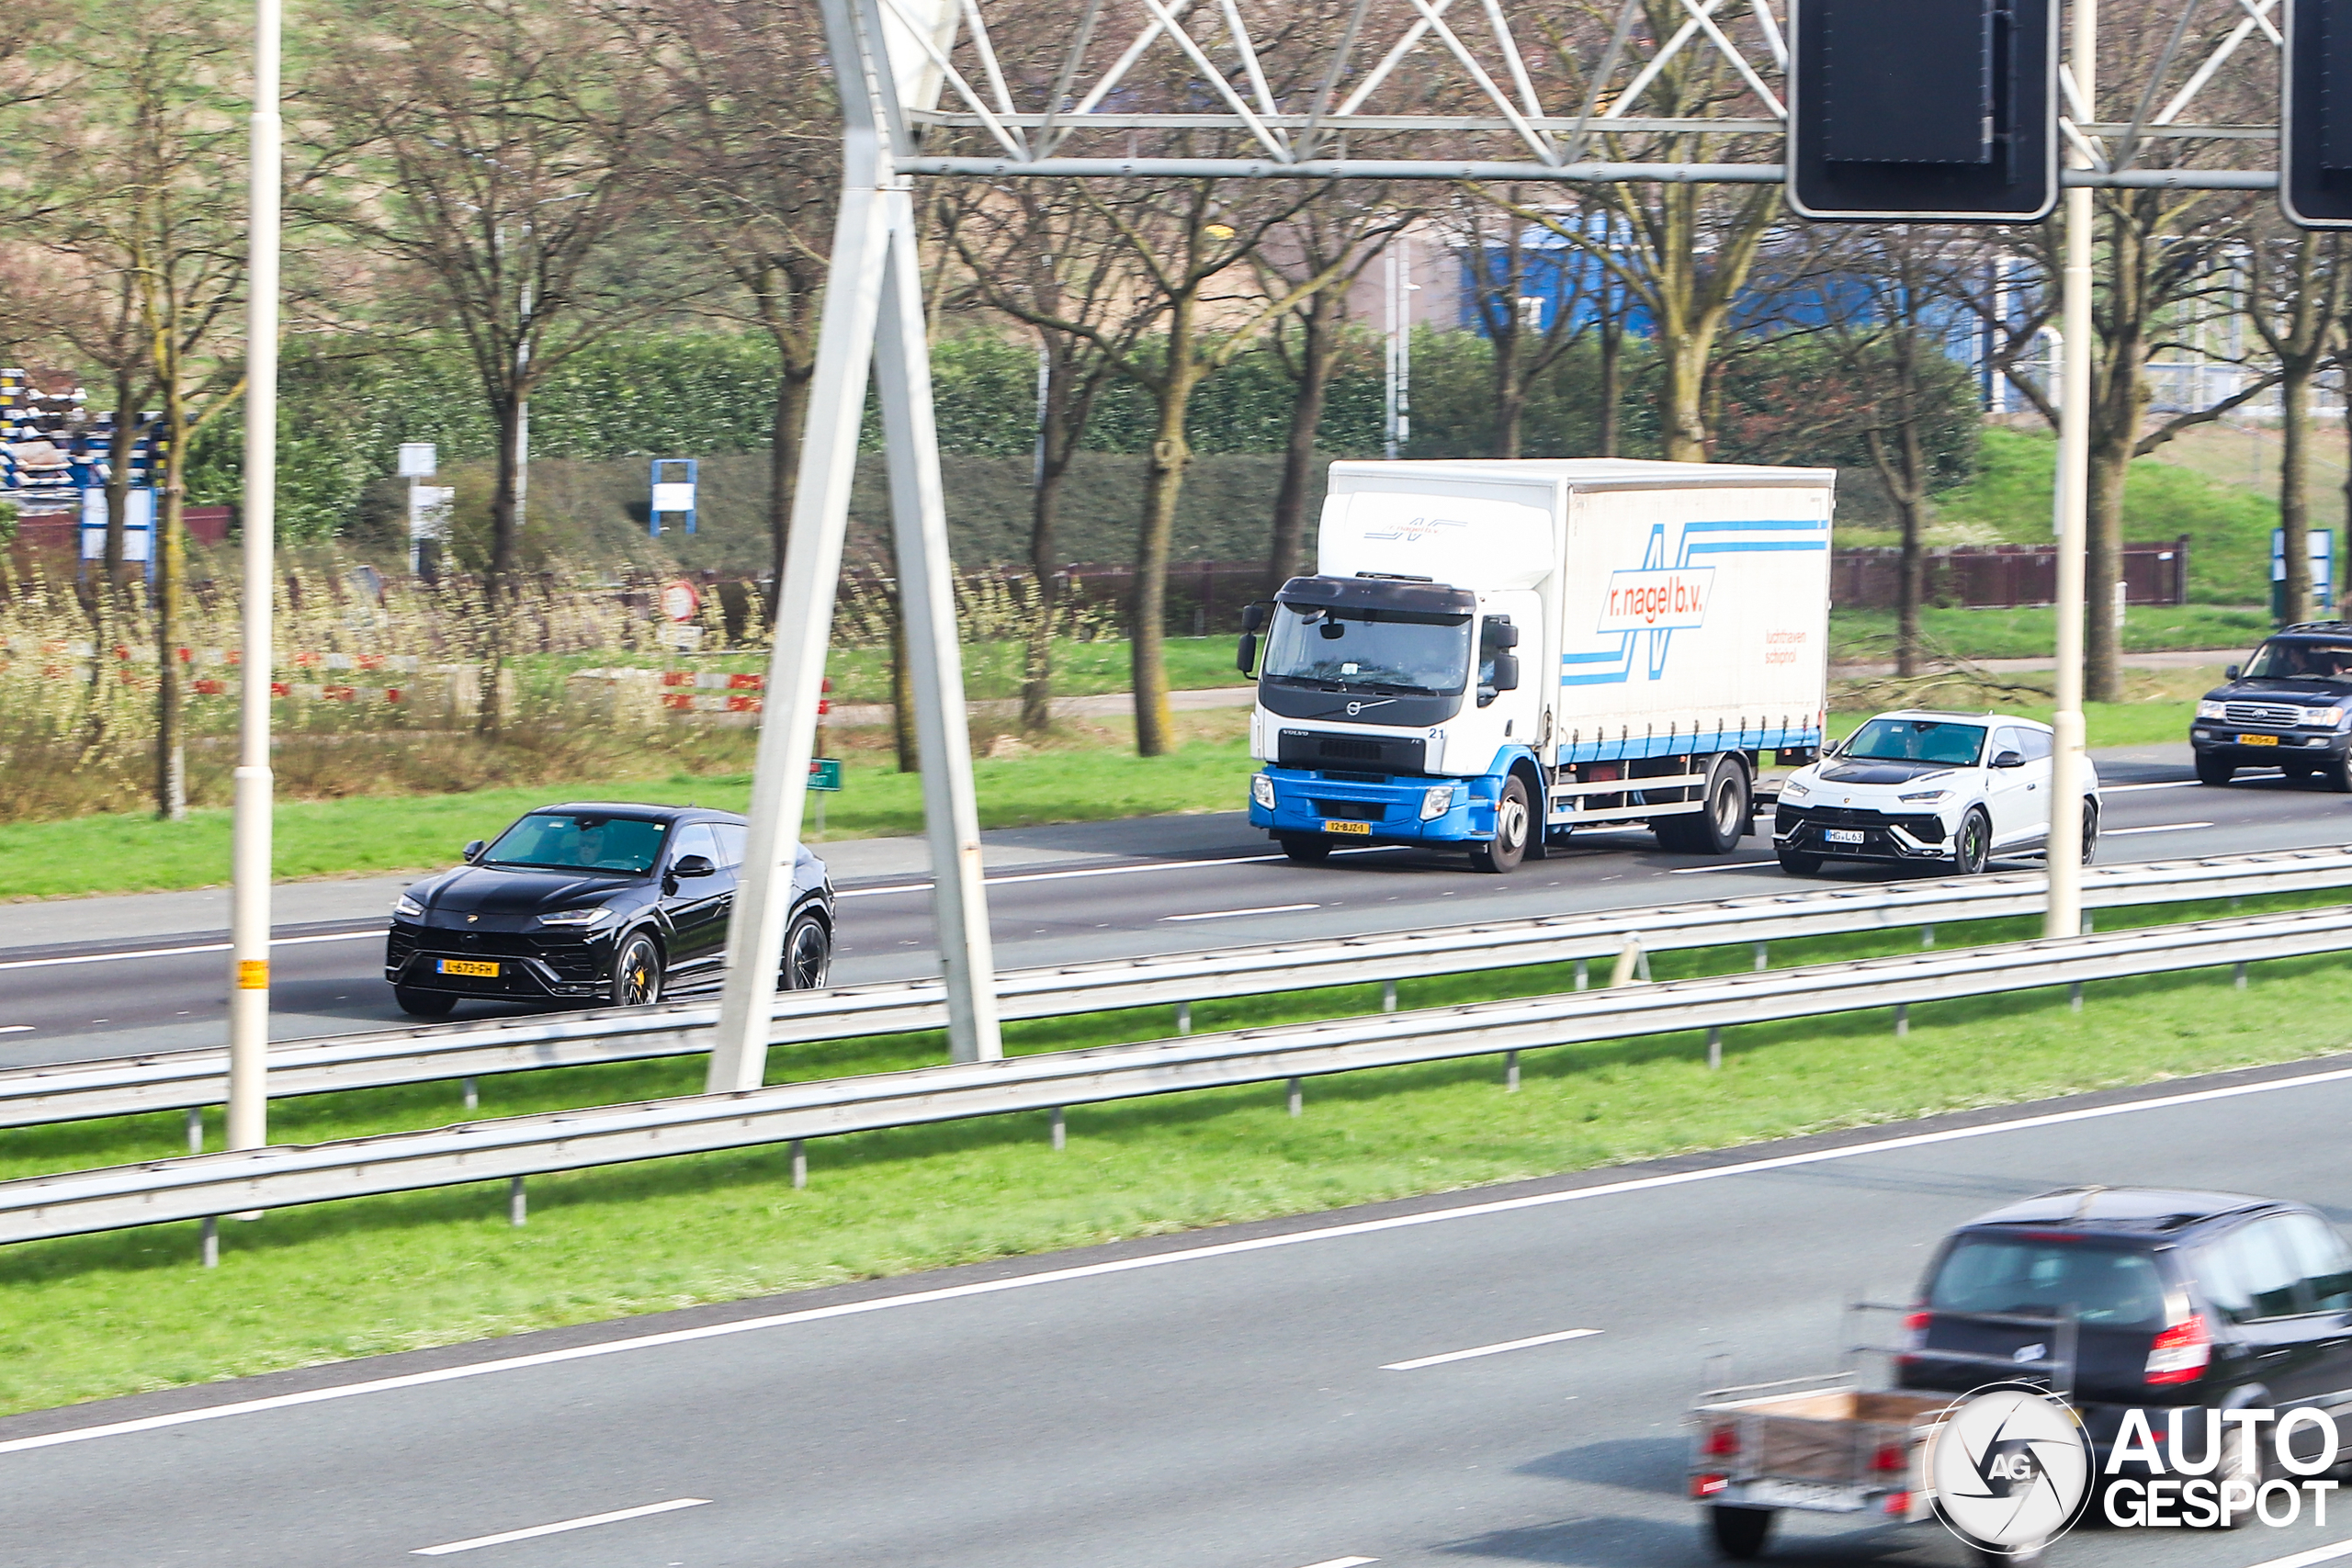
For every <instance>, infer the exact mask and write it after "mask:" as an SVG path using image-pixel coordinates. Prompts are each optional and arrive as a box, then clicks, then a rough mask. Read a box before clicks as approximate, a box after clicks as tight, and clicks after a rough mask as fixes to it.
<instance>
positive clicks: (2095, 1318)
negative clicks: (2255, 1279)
mask: <svg viewBox="0 0 2352 1568" xmlns="http://www.w3.org/2000/svg"><path fill="white" fill-rule="evenodd" d="M1928 1307H1929V1309H1930V1310H1932V1311H1935V1312H1959V1313H1997V1314H2003V1315H2007V1316H2011V1317H2053V1316H2055V1315H2056V1314H2058V1313H2059V1312H2060V1311H2061V1310H2063V1309H2072V1311H2073V1312H2074V1313H2075V1317H2076V1318H2077V1320H2078V1321H2080V1322H2083V1323H2091V1324H2098V1325H2102V1326H2105V1327H2110V1328H2123V1327H2134V1326H2140V1325H2154V1324H2157V1323H2161V1322H2162V1321H2163V1320H2164V1315H2165V1286H2164V1280H2163V1279H2162V1278H2161V1277H2160V1276H2159V1275H2158V1274H2157V1273H2156V1266H2155V1263H2154V1259H2152V1258H2149V1256H2148V1255H2147V1254H2146V1253H2144V1252H2140V1251H2137V1250H2131V1249H2127V1248H2123V1247H2101V1246H2098V1245H2097V1244H2096V1243H2087V1242H2083V1241H2078V1240H2075V1239H2074V1238H2073V1237H2050V1238H2046V1239H2043V1238H2036V1237H2031V1236H2018V1237H2008V1236H1989V1235H1972V1236H1963V1237H1962V1238H1961V1241H1960V1244H1959V1245H1958V1246H1957V1247H1953V1248H1952V1249H1951V1254H1950V1255H1949V1256H1947V1257H1946V1258H1944V1262H1943V1267H1942V1268H1940V1269H1937V1270H1936V1281H1935V1283H1934V1284H1933V1285H1932V1286H1930V1287H1929V1288H1928Z"/></svg>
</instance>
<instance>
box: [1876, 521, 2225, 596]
mask: <svg viewBox="0 0 2352 1568" xmlns="http://www.w3.org/2000/svg"><path fill="white" fill-rule="evenodd" d="M1926 568H1927V570H1926V578H1927V581H1926V583H1925V588H1924V599H1923V602H1924V603H1926V604H1945V605H1959V606H1961V607H1962V608H1966V609H1972V610H1985V609H2015V608H2017V607H2018V606H2020V605H2028V604H2050V603H2051V602H2052V600H2054V599H2056V598H2057V596H2058V555H2057V549H2056V547H2054V546H2051V545H1994V546H1989V547H1975V546H1959V547H1951V548H1948V549H1938V550H1930V551H1928V555H1927V561H1926ZM1902 571H1903V552H1902V551H1900V550H1892V549H1868V550H1839V551H1838V552H1837V553H1836V555H1835V556H1833V557H1832V558H1831V566H1830V580H1829V581H1830V588H1829V595H1830V598H1831V600H1832V601H1833V602H1835V603H1836V604H1838V605H1840V606H1842V607H1844V608H1848V609H1855V608H1860V609H1868V610H1886V609H1892V608H1894V604H1895V601H1896V598H1897V596H1898V594H1899V593H1900V592H1901V582H1902ZM2123 586H2124V597H2125V599H2126V601H2127V602H2128V603H2131V604H2188V539H2187V538H2186V537H2185V536H2184V537H2182V538H2178V539H2175V540H2173V541H2172V542H2171V543H2169V544H2165V543H2162V542H2157V543H2153V544H2141V545H2126V546H2124V547H2123Z"/></svg>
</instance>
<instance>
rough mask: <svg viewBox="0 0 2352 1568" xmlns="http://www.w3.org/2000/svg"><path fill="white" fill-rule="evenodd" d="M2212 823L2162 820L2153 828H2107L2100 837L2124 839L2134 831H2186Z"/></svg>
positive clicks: (2101, 832)
mask: <svg viewBox="0 0 2352 1568" xmlns="http://www.w3.org/2000/svg"><path fill="white" fill-rule="evenodd" d="M2212 825H2213V824H2211V822H2160V823H2158V824H2157V825H2156V826H2155V827H2153V828H2107V829H2101V830H2100V832H2099V837H2100V838H2102V839H2123V838H2129V837H2130V836H2131V835H2132V834H2134V833H2186V832H2188V830H2189V829H2192V828H2211V826H2212Z"/></svg>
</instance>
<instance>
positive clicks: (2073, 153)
mask: <svg viewBox="0 0 2352 1568" xmlns="http://www.w3.org/2000/svg"><path fill="white" fill-rule="evenodd" d="M2074 20H2075V26H2074V37H2073V39H2072V40H2071V41H2070V43H2069V46H2068V48H2067V51H2066V53H2067V65H2068V68H2069V69H2070V70H2071V71H2072V72H2073V73H2074V78H2075V106H2076V108H2077V110H2078V113H2079V115H2080V116H2081V118H2086V119H2087V118H2093V116H2094V115H2095V112H2096V106H2097V104H2098V0H2075V18H2074ZM2078 129H2081V130H2083V134H2084V135H2085V136H2087V135H2089V129H2088V127H2080V128H2078ZM2068 145H2069V148H2070V151H2069V152H2068V154H2067V158H2068V162H2069V163H2070V164H2072V165H2073V166H2074V167H2075V168H2078V169H2086V168H2088V167H2089V166H2090V159H2089V156H2088V154H2087V153H2086V152H2085V151H2084V145H2083V142H2082V141H2081V140H2080V139H2075V140H2074V141H2070V142H2069V143H2068ZM2092 222H2093V216H2092V210H2091V192H2090V190H2089V189H2088V188H2087V187H2086V186H2072V187H2070V188H2069V189H2068V190H2067V192H2066V234H2065V242H2066V259H2065V270H2064V274H2063V276H2062V280H2061V290H2060V310H2061V313H2062V315H2063V316H2064V321H2065V325H2064V329H2063V331H2064V340H2063V341H2064V344H2065V359H2064V364H2063V367H2062V369H2061V371H2060V377H2061V379H2060V381H2059V394H2058V396H2059V404H2058V493H2057V497H2056V502H2057V511H2056V515H2055V517H2054V518H2053V522H2054V523H2055V524H2056V529H2057V535H2058V583H2057V588H2056V593H2057V600H2058V603H2057V611H2058V638H2057V643H2058V646H2057V654H2058V691H2057V712H2055V713H2053V714H2052V715H2051V728H2052V729H2053V730H2055V731H2056V732H2057V733H2056V735H2055V736H2054V737H2053V738H2052V751H2053V753H2054V755H2053V756H2052V759H2051V770H2050V847H2049V851H2048V853H2047V856H2046V859H2047V863H2048V864H2049V867H2050V900H2049V906H2048V908H2047V910H2046V912H2045V913H2044V915H2043V917H2042V927H2041V934H2042V935H2044V936H2074V935H2075V934H2076V933H2078V932H2079V931H2081V930H2082V929H2083V815H2082V798H2083V779H2084V777H2085V774H2086V759H2085V757H2084V754H2083V739H2084V736H2083V588H2084V570H2083V568H2084V554H2085V548H2086V545H2087V543H2088V540H2087V538H2086V534H2087V531H2088V525H2089V520H2090V456H2091V354H2092V334H2093V333H2094V331H2095V330H2096V329H2095V328H2094V326H2093V324H2092V321H2091V247H2092V242H2093V240H2094V238H2095V235H2094V233H2093V231H2092Z"/></svg>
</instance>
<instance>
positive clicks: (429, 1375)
mask: <svg viewBox="0 0 2352 1568" xmlns="http://www.w3.org/2000/svg"><path fill="white" fill-rule="evenodd" d="M2338 1083H2352V1067H2331V1068H2329V1069H2328V1070H2327V1071H2325V1072H2321V1073H2304V1074H2302V1075H2301V1076H2299V1077H2290V1078H2272V1079H2270V1080H2268V1081H2267V1082H2264V1083H2251V1084H2231V1085H2227V1086H2225V1087H2223V1088H2221V1089H2191V1090H2189V1091H2188V1092H2187V1093H2184V1094H2167V1095H2161V1096H2159V1097H2157V1098H2155V1099H2154V1100H2129V1101H2126V1102H2124V1103H2122V1104H2119V1105H2093V1106H2086V1107H2084V1108H2083V1109H2081V1110H2077V1111H2048V1112H2045V1113H2043V1114H2041V1115H2039V1116H2020V1117H2018V1118H2016V1119H2015V1120H2013V1121H2008V1122H1985V1123H1984V1124H1983V1125H1981V1126H1975V1127H1948V1128H1945V1129H1943V1130H1942V1131H1940V1132H1934V1133H1910V1134H1905V1135H1904V1136H1902V1137H1899V1138H1879V1139H1875V1140H1873V1141H1871V1142H1870V1143H1866V1144H1849V1145H1846V1146H1844V1147H1842V1148H1835V1149H1813V1150H1808V1151H1807V1152H1805V1153H1804V1154H1795V1155H1774V1156H1770V1157H1768V1158H1765V1159H1752V1160H1742V1161H1740V1162H1738V1163H1737V1164H1735V1165H1719V1166H1713V1167H1710V1168H1706V1169H1704V1170H1679V1171H1672V1172H1668V1173H1667V1174H1665V1175H1660V1176H1638V1177H1633V1178H1630V1179H1627V1180H1623V1181H1610V1182H1603V1183H1601V1184H1600V1185H1599V1186H1596V1187H1577V1188H1571V1189H1569V1190H1567V1191H1565V1192H1538V1193H1533V1194H1531V1195H1530V1196H1528V1197H1524V1198H1498V1199H1494V1200H1491V1201H1487V1202H1483V1203H1464V1204H1460V1205H1458V1206H1456V1207H1454V1208H1451V1209H1425V1210H1422V1211H1421V1212H1420V1213H1412V1214H1395V1215H1391V1216H1390V1217H1389V1218H1387V1219H1383V1220H1359V1221H1356V1222H1355V1223H1354V1224H1344V1225H1323V1226H1320V1227H1318V1228H1317V1229H1314V1230H1303V1231H1287V1232H1284V1233H1283V1234H1282V1235H1266V1236H1255V1237H1252V1238H1251V1239H1250V1240H1248V1241H1220V1242H1211V1243H1209V1244H1208V1245H1206V1246H1204V1247H1182V1248H1179V1249H1177V1250H1174V1251H1170V1252H1154V1253H1149V1254H1147V1255H1145V1256H1143V1257H1140V1258H1116V1259H1114V1260H1113V1261H1110V1262H1107V1263H1081V1264H1078V1265H1075V1266H1073V1267H1071V1268H1068V1269H1041V1270H1039V1271H1038V1272H1037V1273H1035V1274H1016V1275H1013V1276H1012V1277H1011V1278H1009V1279H1003V1280H982V1281H979V1282H977V1283H974V1284H969V1285H944V1286H941V1287H939V1288H938V1289H935V1290H929V1291H909V1292H906V1293H905V1294H903V1295H896V1296H876V1297H871V1298H869V1299H867V1300H865V1301H858V1302H843V1303H840V1304H839V1305H836V1306H827V1307H809V1308H806V1309H804V1310H802V1311H799V1312H780V1313H775V1314H770V1315H768V1316H765V1317H745V1318H738V1319H736V1320H735V1321H734V1322H731V1323H714V1324H708V1325H704V1326H703V1327H700V1328H673V1329H669V1330H666V1331H664V1332H662V1333H657V1334H644V1335H639V1336H637V1337H633V1338H627V1339H606V1340H603V1341H600V1342H598V1343H596V1344H594V1345H575V1346H572V1347H571V1348H569V1349H563V1350H541V1351H537V1352H535V1353H534V1354H531V1355H527V1356H505V1357H501V1358H499V1359H496V1360H489V1361H474V1362H470V1363H469V1364H467V1365H465V1366H461V1367H444V1368H441V1369H439V1370H437V1371H429V1372H405V1373H402V1374H401V1375H400V1376H398V1377H389V1378H371V1379H369V1380H368V1381H367V1382H350V1383H338V1384H336V1385H335V1386H334V1387H332V1388H315V1389H306V1390H304V1391H303V1392H301V1393H277V1394H270V1395H268V1396H266V1397H265V1398H260V1399H241V1400H236V1401H233V1402H232V1403H230V1404H208V1405H202V1406H199V1407H198V1408H197V1409H194V1410H179V1411H174V1412H172V1413H171V1414H169V1415H165V1416H140V1417H139V1418H137V1419H136V1420H130V1421H110V1422H107V1424H106V1425H104V1426H99V1427H69V1428H68V1429H66V1430H64V1431H62V1432H44V1433H42V1434H40V1436H38V1437H30V1438H9V1439H7V1440H6V1441H0V1454H12V1453H18V1452H22V1451H24V1450H30V1449H47V1448H55V1447H57V1446H58V1445H60V1444H62V1443H81V1442H87V1441H89V1440H91V1439H92V1438H114V1437H126V1436H129V1435H130V1434H132V1433H136V1432H154V1431H161V1430H164V1428H166V1427H185V1426H187V1425H190V1424H191V1423H194V1422H198V1421H215V1420H219V1419H220V1417H222V1416H245V1415H252V1414H255V1413H258V1412H262V1411H267V1410H290V1409H294V1408H296V1407H298V1406H300V1405H305V1404H324V1403H326V1402H327V1401H329V1400H336V1399H351V1398H355V1397H356V1396H357V1395H360V1394H363V1393H391V1392H393V1391H395V1390H398V1389H408V1388H429V1387H431V1386H432V1385H434V1384H435V1383H445V1382H462V1381H464V1380H465V1379H468V1378H479V1377H488V1376H490V1375H491V1374H492V1373H495V1372H512V1371H525V1370H526V1369H529V1368H533V1367H554V1366H561V1365H562V1364H563V1363H565V1362H567V1361H585V1360H593V1359H596V1358H598V1357H601V1356H617V1355H623V1354H626V1353H628V1352H629V1351H632V1350H653V1349H661V1348H667V1347H669V1346H672V1345H691V1344H694V1343H695V1342H697V1341H699V1340H704V1339H723V1338H726V1337H729V1335H735V1334H752V1333H756V1332H758V1331H760V1330H763V1329H769V1328H784V1327H788V1326H790V1325H795V1324H802V1323H823V1322H828V1321H830V1320H831V1319H834V1318H841V1317H863V1316H865V1314H868V1313H876V1312H894V1311H897V1310H898V1309H899V1308H901V1307H911V1306H929V1305H932V1304H933V1303H937V1302H954V1301H964V1300H967V1299H968V1298H970V1297H974V1296H993V1295H998V1294H1001V1293H1002V1292H1006V1291H1025V1290H1029V1289H1032V1288H1034V1287H1035V1286H1038V1285H1059V1284H1064V1283H1067V1282H1068V1281H1069V1280H1097V1279H1103V1278H1106V1277H1109V1276H1111V1275H1115V1274H1130V1273H1134V1272H1136V1270H1138V1269H1164V1268H1167V1267H1169V1266H1170V1265H1171V1264H1177V1263H1197V1262H1200V1261H1202V1260H1203V1259H1205V1258H1239V1257H1243V1256H1246V1255H1248V1254H1250V1253H1253V1252H1271V1251H1273V1250H1275V1249H1277V1248H1280V1247H1303V1246H1306V1245H1307V1244H1308V1243H1310V1242H1319V1241H1339V1240H1342V1239H1347V1238H1351V1237H1354V1236H1360V1235H1380V1234H1381V1233H1383V1232H1385V1231H1397V1230H1410V1229H1413V1228H1414V1227H1416V1226H1419V1225H1433V1224H1444V1223H1446V1222H1448V1221H1450V1220H1475V1219H1486V1218H1488V1217H1489V1216H1492V1215H1496V1214H1513V1213H1519V1212H1520V1211H1521V1210H1523V1209H1544V1208H1549V1207H1551V1206H1552V1205H1554V1204H1555V1203H1584V1202H1589V1201H1592V1200H1594V1199H1597V1198H1621V1197H1623V1196H1625V1195H1626V1194H1628V1193H1634V1192H1657V1191H1663V1190H1666V1189H1668V1188H1674V1187H1687V1186H1690V1185H1691V1184H1692V1183H1694V1182H1700V1181H1718V1180H1721V1179H1724V1178H1725V1177H1732V1176H1759V1175H1763V1174H1765V1173H1767V1172H1770V1171H1776V1170H1795V1169H1798V1168H1802V1167H1804V1166H1812V1165H1826V1164H1829V1163H1830V1162H1832V1161H1834V1160H1844V1159H1854V1158H1857V1157H1859V1156H1863V1155H1882V1154H1900V1153H1904V1152H1905V1151H1908V1150H1911V1149H1924V1148H1932V1147H1934V1146H1936V1145H1939V1144H1956V1143H1962V1142H1965V1141H1967V1140H1969V1139H1973V1138H1985V1137H1991V1136H1993V1135H1994V1134H1999V1133H2031V1132H2039V1131H2041V1130H2042V1129H2044V1128H2048V1127H2066V1126H2072V1125H2074V1124H2075V1122H2097V1121H2102V1120H2104V1119H2106V1118H2107V1117H2109V1116H2136V1115H2138V1114H2140V1113H2141V1112H2143V1111H2172V1110H2177V1109H2178V1108H2180V1107H2181V1106H2185V1105H2204V1104H2209V1103H2211V1102H2213V1101H2216V1100H2235V1099H2238V1098H2240V1097H2242V1096H2245V1095H2249V1094H2271V1093H2275V1092H2277V1091H2278V1090H2280V1089H2312V1088H2316V1087H2319V1086H2322V1085H2325V1084H2338Z"/></svg>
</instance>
